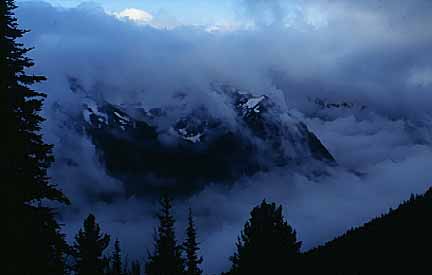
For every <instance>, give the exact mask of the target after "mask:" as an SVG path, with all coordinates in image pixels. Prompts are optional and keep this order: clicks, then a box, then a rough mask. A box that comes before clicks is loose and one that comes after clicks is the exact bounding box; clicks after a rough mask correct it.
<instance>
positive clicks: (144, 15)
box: [114, 8, 153, 24]
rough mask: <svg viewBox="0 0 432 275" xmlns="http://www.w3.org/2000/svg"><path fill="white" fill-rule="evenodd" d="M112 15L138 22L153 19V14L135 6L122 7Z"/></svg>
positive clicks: (146, 22) (141, 22) (148, 21)
mask: <svg viewBox="0 0 432 275" xmlns="http://www.w3.org/2000/svg"><path fill="white" fill-rule="evenodd" d="M114 15H115V16H116V17H117V18H120V19H128V20H131V21H134V22H136V23H139V24H148V23H150V22H151V21H152V20H153V15H151V14H150V13H148V12H146V11H144V10H140V9H135V8H128V9H124V10H122V11H120V12H118V13H114Z"/></svg>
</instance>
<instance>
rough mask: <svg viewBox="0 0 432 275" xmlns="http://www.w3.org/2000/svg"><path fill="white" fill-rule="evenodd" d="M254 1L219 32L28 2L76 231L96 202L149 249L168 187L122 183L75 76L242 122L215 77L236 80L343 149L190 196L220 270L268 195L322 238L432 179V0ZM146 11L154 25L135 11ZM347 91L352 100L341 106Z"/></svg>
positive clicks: (114, 226)
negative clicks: (134, 193) (235, 24)
mask: <svg viewBox="0 0 432 275" xmlns="http://www.w3.org/2000/svg"><path fill="white" fill-rule="evenodd" d="M242 3H243V4H244V5H243V6H242V9H243V10H242V11H240V12H244V9H246V11H247V15H248V17H246V18H244V20H245V22H243V21H242V22H241V23H244V24H249V23H250V22H251V20H252V22H253V23H254V24H255V26H254V27H253V28H240V27H239V28H236V29H233V30H231V31H229V32H220V31H216V32H212V33H210V32H208V31H206V30H205V29H206V28H207V27H208V26H204V27H197V26H178V25H176V26H177V27H173V28H168V29H165V28H155V27H152V24H156V23H154V22H156V21H157V20H160V18H159V17H158V15H153V16H154V17H153V19H150V17H149V16H148V15H147V14H146V13H145V12H144V11H142V12H141V11H133V12H130V11H129V12H128V13H125V14H124V16H126V17H128V18H130V19H131V16H132V17H133V18H136V19H133V18H132V20H119V19H118V18H117V17H116V16H112V15H109V14H107V13H106V12H104V11H103V10H101V9H100V8H98V7H94V6H93V7H92V6H89V5H84V6H80V7H77V8H72V9H58V8H54V7H52V6H50V5H47V4H41V3H33V4H30V3H26V4H24V3H23V4H22V6H21V7H20V8H19V9H18V10H17V13H18V16H19V19H20V24H21V25H22V26H23V27H24V28H29V29H31V30H32V32H30V33H29V34H28V35H26V37H25V38H24V39H23V42H24V43H25V44H26V45H28V46H35V47H36V49H35V50H34V51H32V53H31V54H32V57H33V58H34V59H35V61H36V67H35V68H34V69H33V71H34V72H37V73H43V74H45V75H47V76H48V79H49V80H48V81H47V82H45V83H42V84H40V85H38V86H37V88H38V89H40V90H42V91H45V92H47V93H48V99H47V101H46V104H45V108H44V110H43V111H44V116H45V117H47V118H48V120H47V122H46V123H45V124H44V133H45V137H46V139H47V140H48V141H49V142H52V143H54V144H55V152H54V153H55V155H56V158H57V162H56V164H55V165H54V166H53V168H52V169H51V170H50V175H51V176H52V178H53V180H54V181H55V183H57V184H59V185H60V186H61V187H62V188H63V189H64V190H65V191H66V193H67V194H68V195H69V196H70V197H71V199H72V201H73V205H72V207H70V208H67V209H63V210H62V220H63V222H64V223H65V224H67V227H66V228H65V230H66V231H67V232H68V236H69V238H71V237H72V236H73V233H74V232H76V229H77V228H78V227H79V226H80V225H81V222H82V218H83V217H84V216H85V215H87V214H88V213H89V212H94V213H96V216H97V217H98V219H99V220H100V222H101V225H102V228H105V229H106V230H108V231H109V232H111V233H112V234H114V235H115V236H117V235H118V236H120V237H121V240H122V241H123V242H124V244H125V247H126V248H127V251H129V253H130V256H131V257H145V255H146V253H147V251H146V250H147V249H151V243H150V242H151V238H152V232H153V226H154V224H155V219H154V211H155V202H156V199H157V198H148V199H142V198H137V197H130V198H128V197H125V196H124V188H123V185H122V184H123V183H122V182H121V180H120V179H113V178H112V177H110V176H109V175H108V173H107V172H106V171H105V169H104V164H103V162H101V161H100V159H101V158H100V156H99V155H98V153H97V151H96V150H95V148H94V145H93V144H92V143H91V141H90V140H89V139H88V138H87V137H86V136H85V135H84V134H83V129H82V128H81V127H80V126H79V125H77V123H76V121H77V118H78V117H79V116H80V115H81V111H82V100H83V99H82V97H83V95H79V94H74V93H72V92H71V91H70V88H69V83H68V77H75V78H78V79H79V80H80V83H81V85H82V86H83V88H84V90H85V91H86V92H87V93H88V95H90V96H92V97H96V98H101V99H103V100H107V101H109V102H112V103H116V104H121V103H139V104H141V105H142V106H144V107H146V108H151V107H160V106H165V107H169V106H171V107H172V106H173V105H175V104H177V101H174V100H173V97H174V96H175V95H178V94H179V93H182V94H185V95H186V100H185V101H186V103H187V104H185V106H184V108H182V111H184V112H188V111H189V110H191V109H193V108H194V107H196V106H206V107H207V108H208V109H209V110H210V111H211V112H212V113H213V114H215V115H217V116H220V117H222V118H223V119H226V120H230V113H229V112H228V111H227V108H226V104H225V103H224V100H223V99H221V98H220V97H217V96H214V93H211V92H210V85H209V83H210V82H223V83H230V84H232V85H233V86H235V87H239V88H241V89H244V90H249V91H250V92H251V93H254V94H259V95H261V94H266V95H268V96H269V97H270V98H272V99H273V100H274V101H275V102H278V103H279V104H280V105H281V106H283V107H284V108H285V109H286V110H290V111H291V112H292V113H296V114H297V115H298V116H299V117H300V118H301V119H302V120H303V121H304V122H305V123H306V124H307V125H308V127H309V128H310V129H311V130H313V131H314V132H315V133H316V134H317V136H318V137H319V138H320V139H321V141H322V142H323V143H324V144H325V145H326V146H327V148H329V150H330V152H331V153H332V154H333V155H334V156H335V157H336V160H337V161H338V163H339V167H333V168H328V169H327V175H322V176H319V177H314V176H312V175H310V174H308V173H304V172H303V171H293V170H292V169H289V168H287V167H283V168H280V167H279V168H276V167H275V168H274V169H270V171H267V172H265V173H261V174H258V175H255V176H253V177H244V178H242V179H241V180H239V181H238V182H236V183H233V185H232V186H231V187H227V186H221V185H220V184H218V183H208V185H207V187H206V188H205V189H204V190H202V191H201V192H199V193H196V194H194V195H193V196H191V197H189V198H185V199H184V198H183V199H178V200H177V201H176V211H177V212H176V217H177V219H178V236H179V238H180V239H181V238H182V234H183V228H184V224H185V222H186V213H187V211H186V209H187V207H189V206H192V207H193V209H194V210H195V213H196V216H197V223H198V228H199V233H200V234H199V236H200V240H201V243H202V246H203V248H202V251H203V253H204V256H206V257H205V258H206V261H205V263H204V266H205V269H206V271H207V272H220V271H221V270H223V269H226V267H227V266H228V264H229V263H228V256H229V255H230V254H231V253H232V251H233V249H234V242H235V239H236V236H237V235H238V234H239V231H240V229H241V227H242V226H243V224H244V222H245V221H246V219H247V216H248V212H249V211H250V209H251V208H252V207H253V206H255V205H256V204H258V203H259V202H260V201H261V200H262V199H263V198H267V199H268V200H273V201H276V202H278V203H281V204H282V205H283V206H284V213H285V215H286V217H287V218H288V220H289V222H290V223H292V224H293V225H294V227H295V228H296V229H297V232H298V234H299V238H300V239H301V240H302V241H303V242H304V244H305V247H306V248H308V247H311V246H313V245H315V244H318V243H321V242H323V241H325V240H328V239H330V238H332V237H334V236H335V235H337V234H339V233H341V232H343V231H344V230H346V229H347V228H349V227H350V226H352V225H358V224H360V223H362V222H364V221H366V220H368V219H369V218H371V217H373V216H375V215H378V214H380V213H382V212H383V211H385V210H386V209H388V208H389V207H391V206H392V207H394V206H396V205H397V204H398V203H399V202H400V201H401V200H403V199H405V198H407V197H409V194H410V193H412V192H416V193H419V192H422V191H424V190H425V189H426V188H427V187H428V186H430V185H431V182H430V179H431V178H432V172H431V169H430V159H431V158H432V150H431V144H432V119H431V117H432V114H431V109H430V102H431V101H432V94H431V93H430V85H431V82H430V68H431V67H432V56H431V55H430V47H431V46H432V34H431V33H430V32H427V31H425V30H427V26H429V25H431V24H432V22H431V21H432V16H429V12H430V10H431V9H427V7H428V4H427V2H426V1H394V2H391V3H390V2H384V1H372V0H371V1H361V2H359V1H330V2H329V1H318V0H317V1H301V2H299V3H295V4H293V5H291V6H289V7H288V6H286V4H283V3H282V1H280V2H278V1H243V2H242ZM284 3H285V2H284ZM265 5H267V6H265ZM243 15H244V13H243ZM251 18H252V19H251ZM287 18H288V19H287ZM138 19H140V20H141V19H143V20H144V21H145V20H150V21H145V22H150V24H136V23H134V22H131V21H133V20H138ZM242 20H243V18H242ZM139 22H141V21H139ZM167 22H168V21H167ZM169 22H172V21H169ZM287 22H288V23H289V24H287ZM156 26H157V25H156ZM222 28H223V26H222ZM33 71H32V72H33ZM317 98H320V99H323V100H324V102H326V103H327V104H328V106H327V107H328V108H327V107H326V104H321V105H320V104H316V100H315V99H317ZM344 102H345V103H347V105H346V106H351V107H340V106H339V107H335V104H336V105H337V104H342V103H344ZM332 104H333V105H332ZM363 106H364V108H363ZM173 119H175V117H174V118H173Z"/></svg>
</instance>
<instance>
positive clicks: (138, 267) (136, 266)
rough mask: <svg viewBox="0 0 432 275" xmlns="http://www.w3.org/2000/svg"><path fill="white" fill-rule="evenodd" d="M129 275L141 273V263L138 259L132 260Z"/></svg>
mask: <svg viewBox="0 0 432 275" xmlns="http://www.w3.org/2000/svg"><path fill="white" fill-rule="evenodd" d="M130 275H141V265H140V263H139V261H133V262H132V264H131V271H130Z"/></svg>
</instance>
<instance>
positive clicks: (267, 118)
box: [70, 79, 335, 195]
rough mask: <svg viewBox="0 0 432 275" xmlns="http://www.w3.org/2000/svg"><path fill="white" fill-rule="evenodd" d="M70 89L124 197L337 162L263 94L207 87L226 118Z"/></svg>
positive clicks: (199, 108) (76, 85)
mask: <svg viewBox="0 0 432 275" xmlns="http://www.w3.org/2000/svg"><path fill="white" fill-rule="evenodd" d="M70 87H71V90H72V91H73V92H75V93H81V94H85V95H86V96H85V100H84V101H83V111H82V116H81V118H80V121H81V125H82V127H83V128H84V130H85V133H86V134H87V135H88V136H89V137H90V138H91V140H92V142H93V143H94V145H95V146H96V148H97V150H98V152H99V155H100V159H101V161H102V162H103V163H104V164H105V166H106V168H107V171H108V172H109V173H110V174H111V175H112V176H114V177H116V178H119V179H121V180H122V181H123V182H125V186H126V189H127V192H128V193H130V194H138V195H140V194H145V193H151V192H160V190H161V189H163V190H169V191H171V192H177V193H188V192H192V191H194V190H196V189H197V188H201V187H202V186H203V185H204V184H206V183H208V182H232V181H234V180H236V179H238V178H240V177H241V176H244V175H253V174H255V173H257V172H259V171H266V170H268V169H269V168H271V167H273V166H293V165H305V164H308V165H309V164H312V163H321V164H331V165H334V164H335V160H334V158H333V156H332V155H331V154H330V153H329V151H328V150H327V149H326V148H325V146H324V145H323V144H322V143H321V141H320V140H319V138H318V137H317V136H316V135H315V134H313V133H312V132H311V131H310V130H309V129H308V128H307V126H306V125H305V124H304V123H303V122H301V121H299V120H298V119H296V118H295V117H294V116H293V115H291V114H290V113H289V112H287V111H284V110H281V108H280V107H277V105H276V104H275V103H274V102H272V100H271V99H270V98H268V97H267V96H265V95H259V96H256V95H252V94H251V93H248V92H244V91H240V90H238V89H235V88H233V87H231V86H228V85H218V86H213V90H214V93H215V95H216V96H217V97H220V98H223V99H224V101H226V102H227V106H228V108H229V110H230V111H232V113H233V114H234V115H233V119H232V120H231V121H230V120H227V119H224V118H223V116H217V115H215V114H213V113H211V112H209V111H208V109H207V108H206V107H205V106H196V107H194V108H193V109H191V111H190V112H186V113H185V112H184V110H183V106H182V104H181V97H179V99H178V100H179V103H178V104H177V105H174V106H165V107H161V108H151V109H145V108H143V107H141V106H139V105H115V104H112V103H109V102H106V101H97V100H95V99H94V98H91V97H89V96H88V92H87V91H83V88H82V86H81V85H79V81H78V80H77V79H70Z"/></svg>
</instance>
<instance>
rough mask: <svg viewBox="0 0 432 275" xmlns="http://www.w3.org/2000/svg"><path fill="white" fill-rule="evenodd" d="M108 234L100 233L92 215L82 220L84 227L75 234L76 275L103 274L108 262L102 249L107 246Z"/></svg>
mask: <svg viewBox="0 0 432 275" xmlns="http://www.w3.org/2000/svg"><path fill="white" fill-rule="evenodd" d="M109 241H110V236H109V235H107V234H101V232H100V227H99V225H98V224H97V223H96V218H95V216H94V215H92V214H90V215H89V216H88V217H87V218H86V219H85V220H84V227H83V229H80V230H79V232H78V234H77V235H76V236H75V242H74V246H73V248H74V256H75V265H74V270H75V272H76V275H103V274H104V272H105V270H106V268H107V265H108V262H107V260H106V258H104V257H103V251H104V250H105V249H106V248H107V247H108V244H109Z"/></svg>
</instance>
